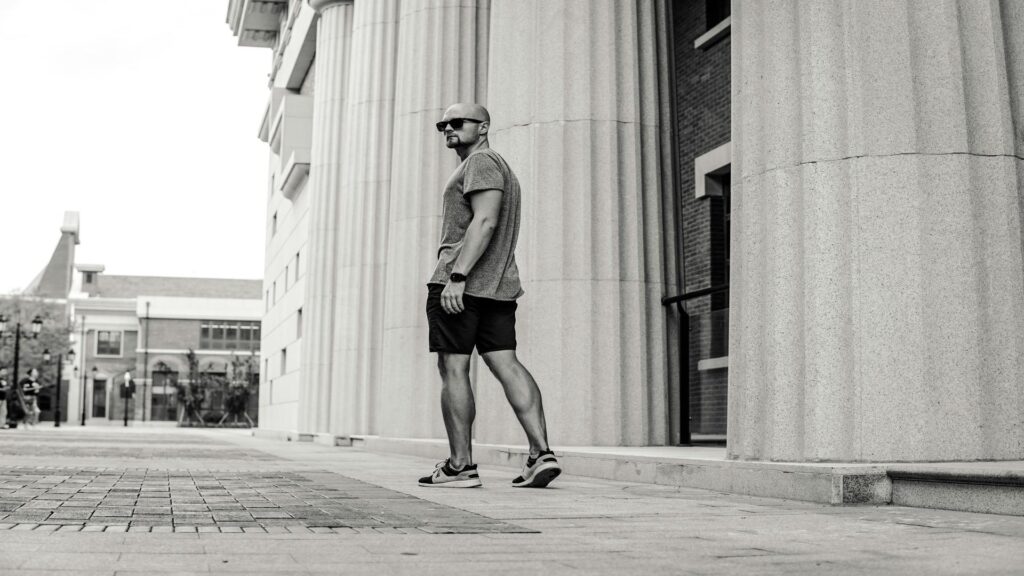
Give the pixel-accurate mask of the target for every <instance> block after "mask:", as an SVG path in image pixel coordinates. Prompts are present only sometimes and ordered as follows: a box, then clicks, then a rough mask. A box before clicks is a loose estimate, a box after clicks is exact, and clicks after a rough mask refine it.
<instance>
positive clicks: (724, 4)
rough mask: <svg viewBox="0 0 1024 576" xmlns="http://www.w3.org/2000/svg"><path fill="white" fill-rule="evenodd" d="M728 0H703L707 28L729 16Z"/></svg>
mask: <svg viewBox="0 0 1024 576" xmlns="http://www.w3.org/2000/svg"><path fill="white" fill-rule="evenodd" d="M729 4H730V0H704V15H705V25H706V26H707V29H708V30H711V29H712V28H714V27H715V26H717V25H718V24H719V23H720V22H721V21H722V20H725V19H726V18H728V17H729V14H730V6H729Z"/></svg>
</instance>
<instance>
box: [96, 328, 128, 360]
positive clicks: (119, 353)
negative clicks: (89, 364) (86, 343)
mask: <svg viewBox="0 0 1024 576" xmlns="http://www.w3.org/2000/svg"><path fill="white" fill-rule="evenodd" d="M104 333H105V334H117V335H118V336H117V354H106V353H100V334H104ZM93 355H94V356H96V357H97V358H121V357H123V356H124V330H97V331H96V338H95V340H94V342H93Z"/></svg>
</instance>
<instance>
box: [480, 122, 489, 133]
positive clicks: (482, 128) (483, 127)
mask: <svg viewBox="0 0 1024 576" xmlns="http://www.w3.org/2000/svg"><path fill="white" fill-rule="evenodd" d="M490 128H491V123H490V121H487V120H485V121H483V122H481V123H480V133H481V134H487V131H488V130H489V129H490Z"/></svg>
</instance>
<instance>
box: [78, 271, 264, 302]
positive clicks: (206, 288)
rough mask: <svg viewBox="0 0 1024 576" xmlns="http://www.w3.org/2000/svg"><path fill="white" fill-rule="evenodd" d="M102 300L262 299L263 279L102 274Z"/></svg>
mask: <svg viewBox="0 0 1024 576" xmlns="http://www.w3.org/2000/svg"><path fill="white" fill-rule="evenodd" d="M98 284H99V285H98V289H97V290H96V291H95V292H94V293H93V294H92V296H93V297H99V298H137V297H139V296H174V297H180V298H243V299H253V300H259V299H261V298H262V296H263V294H262V292H263V280H238V279H232V278H178V277H172V276H108V275H106V274H103V275H100V276H99V278H98Z"/></svg>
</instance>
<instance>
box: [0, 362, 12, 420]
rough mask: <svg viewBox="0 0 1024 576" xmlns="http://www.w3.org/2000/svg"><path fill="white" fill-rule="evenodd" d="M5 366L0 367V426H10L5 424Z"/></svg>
mask: <svg viewBox="0 0 1024 576" xmlns="http://www.w3.org/2000/svg"><path fill="white" fill-rule="evenodd" d="M8 387H9V385H8V383H7V368H0V428H2V429H4V430H6V429H8V428H10V425H9V424H7V389H8Z"/></svg>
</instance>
